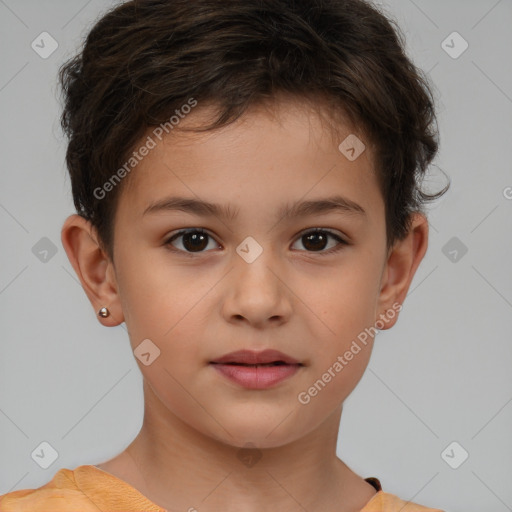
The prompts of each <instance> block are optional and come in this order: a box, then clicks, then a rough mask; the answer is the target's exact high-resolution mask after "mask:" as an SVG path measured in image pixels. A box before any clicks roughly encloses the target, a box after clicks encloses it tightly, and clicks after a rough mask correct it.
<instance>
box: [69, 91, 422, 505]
mask: <svg viewBox="0 0 512 512" xmlns="http://www.w3.org/2000/svg"><path fill="white" fill-rule="evenodd" d="M316 112H318V108H317V109H316ZM208 113H209V110H208V108H206V107H205V108H203V109H200V108H199V107H197V109H196V110H194V111H193V112H192V113H191V114H189V116H187V117H186V118H185V120H183V121H181V123H180V126H189V125H190V123H192V122H199V123H200V122H201V121H202V120H204V118H203V117H202V116H203V115H207V114H208ZM210 113H211V112H210ZM336 128H337V129H336V133H335V134H334V133H333V130H330V129H329V127H328V126H326V124H325V122H324V121H322V119H321V118H320V117H318V115H317V113H315V112H314V111H312V110H311V109H310V108H309V107H308V106H307V105H306V104H305V103H304V102H302V103H298V102H295V101H293V100H287V99H284V98H281V99H280V100H279V101H276V103H275V104H274V105H273V106H272V108H271V109H265V108H261V107H260V108H253V109H251V110H250V111H248V112H247V113H246V114H245V115H244V116H243V117H242V118H240V119H239V120H237V121H236V122H235V123H234V124H231V125H228V126H227V127H224V128H222V129H220V130H217V131H213V132H207V133H203V134H197V133H185V132H183V133H182V132H179V131H178V130H175V131H173V132H171V133H170V134H169V135H167V136H166V137H165V138H164V141H163V142H159V143H158V144H157V146H156V147H155V148H154V149H152V150H151V151H150V152H149V154H148V155H147V156H146V157H145V158H144V159H143V160H142V161H141V162H140V163H139V164H138V165H137V167H136V168H135V169H134V170H133V171H132V174H131V175H130V176H129V181H128V182H127V185H129V186H127V187H126V188H124V189H123V191H122V194H121V198H120V202H119V206H118V210H117V212H116V216H115V222H114V229H115V241H114V261H110V260H109V259H108V257H107V256H106V254H105V253H104V252H103V251H102V250H101V248H100V245H99V243H98V238H97V234H96V231H95V229H94V228H93V227H92V226H91V225H90V224H89V223H88V222H87V221H85V220H84V219H82V218H81V217H79V216H78V215H71V216H70V217H68V218H67V219H66V221H65V223H64V226H63V228H62V243H63V246H64V248H65V250H66V253H67V254H68V257H69V260H70V262H71V264H72V265H73V267H74V269H75V271H76V273H77V275H78V276H79V278H80V280H81V283H82V286H83V288H84V290H85V292H86V294H87V296H88V298H89V300H90V302H91V304H92V306H93V308H94V311H95V312H97V311H98V310H99V308H101V307H103V306H106V307H108V309H109V310H110V313H111V314H110V316H109V317H107V318H100V317H98V320H99V321H100V322H101V323H102V324H103V325H105V326H115V325H118V324H119V323H121V322H123V321H124V322H125V323H126V326H127V329H128V332H129V337H130V344H131V347H132V349H133V350H135V349H136V348H137V346H138V345H139V344H140V343H141V342H142V340H144V339H147V338H149V339H150V340H151V341H152V342H153V343H154V344H155V345H156V346H158V348H159V349H160V356H159V357H158V358H156V359H155V360H154V361H153V362H152V363H151V364H150V365H148V366H146V365H144V364H142V363H141V361H139V359H136V361H137V363H138V365H139V368H140V370H141V372H142V374H143V379H144V397H145V409H144V422H143V426H142V429H141V431H140V433H139V434H138V436H137V437H136V438H135V439H134V440H133V442H132V443H131V444H130V445H129V446H128V447H127V449H126V450H124V451H123V452H122V453H121V454H119V455H118V456H117V457H115V458H114V459H112V460H110V461H107V462H104V463H103V464H100V465H98V466H97V467H98V468H99V469H102V470H103V471H107V472H108V473H111V474H113V475H114V476H117V477H118V478H120V479H122V480H124V481H126V482H128V483H129V484H131V485H132V486H134V487H135V488H136V489H138V490H139V491H140V492H141V493H142V494H144V495H145V496H146V497H148V498H149V499H150V500H151V501H153V502H154V503H156V504H158V505H159V506H162V507H164V508H166V509H167V510H169V511H171V510H172V511H174V510H190V511H192V510H194V509H193V508H191V507H195V508H196V509H198V510H201V512H213V511H218V510H223V511H225V512H235V511H237V512H238V511H240V510H244V512H256V511H258V512H259V511H261V510H280V511H283V512H292V511H293V512H295V511H301V512H303V511H304V510H308V511H310V512H313V511H322V512H331V511H332V512H334V511H336V512H355V511H360V510H361V509H362V508H363V507H364V506H365V504H366V503H367V502H368V501H369V500H370V499H371V498H372V497H373V496H374V495H375V492H376V491H375V489H374V488H373V487H372V486H370V485H369V484H368V483H367V482H365V481H364V479H363V477H361V476H359V475H357V474H356V473H355V472H353V471H352V470H351V469H350V468H349V467H348V466H347V465H346V464H345V463H343V461H341V460H340V459H339V458H338V457H337V455H336V444H337V441H338V433H339V425H340V418H341V413H342V405H343V402H344V400H345V399H346V398H347V397H348V396H349V395H350V393H351V392H352V391H353V389H354V388H355V386H356V385H357V383H358V382H359V380H360V379H361V377H362V375H363V373H364V371H365V369H366V367H367V364H368V361H369V358H370V355H371V350H372V346H373V339H372V338H371V337H370V338H369V340H368V343H367V345H366V346H364V345H362V344H360V345H361V347H362V350H361V351H360V352H358V354H357V355H355V356H354V357H353V359H352V360H351V361H350V362H349V363H348V364H347V365H346V366H344V368H343V370H342V371H341V372H340V373H338V374H336V377H334V378H332V380H331V381H330V382H329V383H328V384H327V385H326V386H325V387H324V388H323V389H322V390H321V391H320V392H319V393H318V394H317V395H316V396H315V397H312V398H311V400H310V402H309V403H308V404H306V405H303V404H301V403H300V402H299V401H298V399H297V396H298V394H299V393H300V392H303V391H305V390H306V391H307V390H308V388H310V387H311V386H312V385H313V383H314V382H315V381H317V380H318V379H320V378H321V377H322V374H324V373H325V372H326V371H327V369H328V368H329V367H332V366H333V363H334V362H335V361H336V360H337V357H338V356H339V355H343V354H344V353H345V351H346V350H348V349H349V347H350V345H351V343H352V342H353V340H355V339H356V338H357V336H358V334H359V333H361V332H362V331H364V329H365V328H368V327H370V326H373V325H374V324H375V322H376V320H379V318H382V317H381V316H380V315H381V314H384V313H385V312H386V311H388V310H390V309H393V308H392V306H393V304H397V303H399V304H402V303H403V301H404V299H405V296H406V294H407V291H408V289H409V286H410V283H411V281H412V279H413V277H414V274H415V272H416V269H417V267H418V265H419V264H420V262H421V260H422V258H423V256H424V254H425V252H426V250H427V240H428V222H427V219H426V218H425V217H424V216H423V215H422V214H419V213H418V214H414V216H413V222H412V224H411V229H410V231H409V234H408V236H407V237H406V238H405V239H404V240H402V241H399V242H397V243H396V244H395V245H394V247H392V249H391V250H390V251H387V250H386V234H385V218H384V200H383V197H382V195H381V193H380V190H379V188H378V185H377V179H376V175H375V172H374V170H373V166H374V164H373V161H372V152H371V150H370V147H371V146H370V144H369V143H367V148H366V150H365V151H364V152H363V153H362V154H361V155H360V156H359V157H358V158H357V159H356V160H354V161H349V160H348V159H347V158H346V157H345V156H344V155H343V154H342V153H341V152H340V151H339V149H338V144H339V143H340V142H341V141H342V140H343V139H344V138H345V137H346V136H347V135H349V134H350V133H353V131H352V130H351V129H350V128H349V125H348V124H347V125H337V127H336ZM148 133H151V132H148ZM125 179H126V178H125ZM334 193H338V194H341V195H343V196H345V197H347V198H349V199H351V200H353V201H355V202H356V203H358V204H359V205H361V206H362V207H363V208H364V209H365V210H366V216H359V215H353V214H352V215H349V214H344V213H340V212H329V213H323V214H321V215H316V216H311V215H310V216H306V217H301V218H298V217H295V218H290V219H276V217H275V216H276V212H277V210H278V209H279V208H280V207H281V206H282V205H284V204H285V203H293V202H295V201H300V200H313V199H320V198H324V197H328V196H331V195H333V194H334ZM170 195H180V196H185V197H192V198H195V199H202V200H206V201H210V202H214V203H219V204H223V205H225V204H228V203H230V204H232V205H233V207H232V208H233V209H237V210H238V216H237V217H236V218H235V219H222V218H220V217H217V216H197V215H194V214H191V213H186V212H183V211H163V212H158V213H154V214H149V215H146V216H142V213H143V211H144V209H145V208H146V206H147V205H148V204H149V203H150V202H152V201H154V200H158V199H161V198H164V197H167V196H170ZM185 228H197V229H199V228H204V229H205V230H207V232H208V234H209V235H211V237H208V238H206V240H205V242H204V245H203V246H202V252H197V251H196V252H193V251H194V249H193V248H194V246H193V245H192V244H190V243H188V244H187V242H186V241H185V238H186V237H180V238H177V239H175V240H174V242H173V245H171V247H172V248H174V249H175V251H174V252H173V251H171V250H170V249H169V246H166V245H165V243H166V241H167V240H168V239H169V238H170V236H171V235H172V234H174V233H176V232H177V231H178V230H180V229H185ZM308 228H322V229H328V230H330V231H332V232H334V233H336V234H338V235H339V236H341V237H342V238H344V239H345V240H346V241H348V242H349V244H348V245H342V246H338V245H337V244H338V242H336V240H335V239H332V238H328V239H327V242H326V243H325V244H324V245H323V246H322V244H321V243H320V242H318V241H317V242H316V244H317V245H316V246H315V245H314V243H313V244H312V243H308V240H307V239H305V237H304V236H303V235H304V233H303V232H304V231H306V230H307V229H308ZM247 236H251V237H253V238H254V239H255V240H256V241H257V242H258V244H259V245H260V246H261V247H262V248H263V252H262V254H261V255H260V256H259V257H258V258H257V259H256V260H255V261H253V262H252V263H247V262H246V261H245V260H244V259H243V258H241V257H240V256H239V255H238V254H237V252H236V248H237V247H238V246H239V244H240V243H241V242H242V241H243V240H244V239H245V238H246V237H247ZM336 246H337V247H340V250H339V251H337V252H331V253H330V254H326V252H327V251H329V249H330V248H332V247H336ZM315 247H318V248H317V249H315ZM187 249H188V253H187ZM180 250H181V252H180ZM190 253H192V256H190ZM397 319H398V313H397V314H396V315H394V318H393V319H388V320H387V321H386V322H385V325H384V327H382V329H388V328H390V327H392V326H393V325H394V323H395V322H396V320H397ZM243 348H248V349H253V350H262V349H266V348H274V349H277V350H280V351H282V352H284V353H286V354H289V355H291V356H292V357H295V358H296V359H298V360H299V361H301V362H302V363H303V364H304V366H303V367H302V368H301V369H300V370H299V371H298V372H297V373H296V374H295V375H294V376H292V377H291V378H288V379H286V380H285V381H282V382H281V383H279V384H277V385H275V386H274V387H272V388H269V389H265V390H250V389H246V388H242V387H240V386H238V385H237V384H235V383H233V382H231V381H229V380H228V379H226V378H225V377H223V376H222V375H220V374H219V373H218V372H217V371H215V369H214V368H213V366H212V365H210V364H209V361H211V360H213V359H215V358H218V357H220V356H222V355H224V354H226V353H228V352H231V351H234V350H239V349H243ZM247 443H252V446H253V449H254V450H256V452H255V453H257V454H258V455H259V456H261V458H260V459H259V460H258V461H257V462H256V463H255V464H254V465H252V466H250V467H249V466H248V465H246V464H244V463H243V462H242V461H241V460H240V459H239V458H238V457H237V455H239V454H240V453H241V449H243V448H244V447H245V446H246V444H247ZM246 449H247V448H246ZM366 476H370V475H366Z"/></svg>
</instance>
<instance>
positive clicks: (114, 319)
mask: <svg viewBox="0 0 512 512" xmlns="http://www.w3.org/2000/svg"><path fill="white" fill-rule="evenodd" d="M61 242H62V245H63V247H64V250H65V251H66V254H67V255H68V259H69V261H70V263H71V265H72V266H73V268H74V269H75V272H76V274H77V276H78V278H79V279H80V282H81V283H82V287H83V289H84V291H85V293H86V295H87V297H88V298H89V301H90V302H91V304H92V307H93V308H94V314H95V315H96V318H98V320H99V321H100V322H101V323H102V324H103V325H106V326H109V327H113V326H115V325H119V324H120V323H121V322H123V321H124V316H123V311H122V308H121V302H120V300H119V294H118V288H117V282H116V276H115V269H114V264H113V262H111V261H110V260H109V258H108V256H107V255H106V253H105V252H104V251H103V250H102V249H101V247H100V244H99V242H98V237H97V232H96V229H95V228H94V226H92V225H91V223H90V222H89V221H87V220H86V219H84V218H83V217H81V216H80V215H77V214H74V215H70V216H69V217H68V218H67V219H66V220H65V222H64V225H63V226H62V230H61ZM103 306H105V307H106V308H108V310H109V312H110V315H109V316H107V317H106V318H102V317H100V316H99V315H98V310H99V309H100V308H102V307H103Z"/></svg>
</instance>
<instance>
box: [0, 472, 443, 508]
mask: <svg viewBox="0 0 512 512" xmlns="http://www.w3.org/2000/svg"><path fill="white" fill-rule="evenodd" d="M375 480H376V479H375ZM377 485H378V484H377ZM379 487H380V485H379ZM190 510H191V511H193V510H194V508H193V506H191V507H190ZM99 511H101V512H167V511H166V510H165V509H164V508H162V507H159V506H158V505H155V504H154V503H153V502H151V501H150V500H149V499H148V498H146V497H145V496H144V495H143V494H141V493H140V492H139V491H137V489H135V488H134V487H132V486H131V485H129V484H128V483H127V482H125V481H123V480H120V479H119V478H117V477H115V476H113V475H111V474H110V473H107V472H105V471H103V470H101V469H99V468H97V467H96V466H91V465H84V466H78V467H77V468H76V469H74V470H70V469H66V468H63V469H60V470H59V471H58V472H57V473H55V476H54V477H53V478H52V480H51V481H50V482H48V483H47V484H45V485H43V486H42V487H39V488H37V489H21V490H18V491H12V492H10V493H7V494H4V495H2V496H0V512H99ZM398 511H400V512H443V511H442V510H439V509H433V508H427V507H423V506H421V505H418V504H415V503H412V502H407V501H403V500H401V499H400V498H398V497H397V496H394V495H392V494H388V493H386V492H384V491H382V490H380V491H378V492H377V493H376V494H375V496H373V498H372V499H371V500H370V501H369V502H368V503H367V504H366V505H365V507H364V508H363V509H362V510H361V512H398Z"/></svg>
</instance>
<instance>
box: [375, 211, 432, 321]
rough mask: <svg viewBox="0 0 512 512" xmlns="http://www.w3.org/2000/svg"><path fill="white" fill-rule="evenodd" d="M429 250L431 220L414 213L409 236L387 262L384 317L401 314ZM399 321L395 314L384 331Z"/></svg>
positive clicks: (381, 305)
mask: <svg viewBox="0 0 512 512" xmlns="http://www.w3.org/2000/svg"><path fill="white" fill-rule="evenodd" d="M427 247H428V220H427V218H426V217H425V216H424V215H423V214H421V213H419V212H415V213H413V214H412V221H411V227H410V230H409V233H408V234H407V236H406V237H405V238H404V239H403V240H399V241H397V242H396V243H395V245H394V246H393V248H392V250H391V251H390V253H389V255H388V258H387V261H386V263H385V270H384V273H383V280H382V283H381V290H380V297H379V304H378V308H379V311H380V312H381V317H382V316H383V315H384V316H386V312H387V311H389V310H391V309H393V310H398V311H400V309H401V307H400V308H399V309H398V307H397V305H398V304H403V302H404V300H405V296H406V295H407V292H408V290H409V287H410V285H411V282H412V280H413V278H414V275H415V273H416V270H417V268H418V266H419V264H420V263H421V261H422V259H423V257H424V256H425V253H426V252H427ZM389 316H390V317H391V315H389ZM397 320H398V314H396V315H395V314H393V315H392V318H390V319H389V321H387V322H385V327H384V328H383V329H384V330H385V329H389V328H391V327H393V325H394V324H395V323H396V321H397Z"/></svg>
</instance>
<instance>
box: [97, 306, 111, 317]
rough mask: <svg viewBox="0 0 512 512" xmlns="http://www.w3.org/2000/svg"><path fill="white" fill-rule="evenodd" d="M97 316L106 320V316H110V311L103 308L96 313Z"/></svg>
mask: <svg viewBox="0 0 512 512" xmlns="http://www.w3.org/2000/svg"><path fill="white" fill-rule="evenodd" d="M98 315H99V316H101V317H102V318H106V317H107V316H108V315H110V311H109V310H108V309H107V308H105V307H103V308H101V309H100V310H99V311H98Z"/></svg>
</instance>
